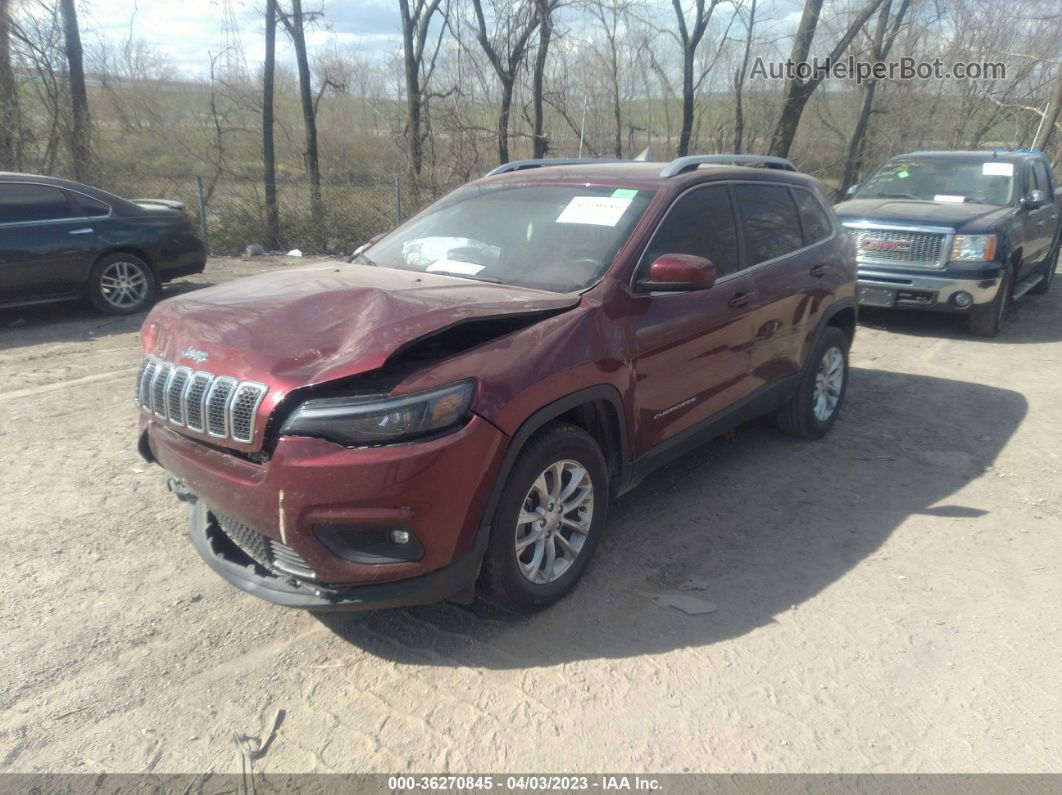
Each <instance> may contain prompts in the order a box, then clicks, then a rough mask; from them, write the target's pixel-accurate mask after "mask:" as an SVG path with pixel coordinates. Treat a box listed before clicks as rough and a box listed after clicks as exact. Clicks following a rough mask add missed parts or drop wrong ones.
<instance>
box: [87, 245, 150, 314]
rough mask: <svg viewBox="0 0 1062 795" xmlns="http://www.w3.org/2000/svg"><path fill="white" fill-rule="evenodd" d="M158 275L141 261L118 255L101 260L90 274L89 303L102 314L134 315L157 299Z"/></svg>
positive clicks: (107, 256)
mask: <svg viewBox="0 0 1062 795" xmlns="http://www.w3.org/2000/svg"><path fill="white" fill-rule="evenodd" d="M158 291H159V282H158V279H156V278H155V273H154V272H153V271H152V270H151V266H150V265H148V264H147V263H146V262H144V260H142V259H140V257H135V256H133V255H132V254H125V253H116V254H108V255H106V256H104V257H101V258H100V260H99V262H97V263H96V265H95V266H94V267H93V268H92V273H91V274H89V299H90V300H91V301H92V305H93V306H95V307H96V308H97V309H98V310H100V311H101V312H107V313H108V314H111V315H132V314H135V313H137V312H140V311H141V310H143V309H146V308H147V307H149V306H151V304H152V303H154V301H155V298H156V297H157V296H158Z"/></svg>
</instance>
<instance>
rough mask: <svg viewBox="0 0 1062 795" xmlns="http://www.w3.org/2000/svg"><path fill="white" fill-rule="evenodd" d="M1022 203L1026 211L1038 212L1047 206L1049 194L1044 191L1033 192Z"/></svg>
mask: <svg viewBox="0 0 1062 795" xmlns="http://www.w3.org/2000/svg"><path fill="white" fill-rule="evenodd" d="M1021 203H1022V205H1023V206H1024V207H1025V209H1026V210H1037V209H1039V208H1040V207H1043V206H1044V205H1045V204H1047V194H1046V193H1044V192H1043V191H1042V190H1031V191H1029V195H1028V196H1026V197H1025V198H1024V199H1022V202H1021Z"/></svg>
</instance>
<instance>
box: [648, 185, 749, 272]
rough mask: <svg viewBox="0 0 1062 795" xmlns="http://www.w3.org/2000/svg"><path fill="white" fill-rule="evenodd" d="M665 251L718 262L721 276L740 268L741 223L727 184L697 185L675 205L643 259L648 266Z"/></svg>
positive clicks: (716, 264) (716, 263) (716, 265)
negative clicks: (701, 186)
mask: <svg viewBox="0 0 1062 795" xmlns="http://www.w3.org/2000/svg"><path fill="white" fill-rule="evenodd" d="M663 254H692V255H694V256H697V257H705V258H707V259H710V260H711V261H712V262H713V263H714V264H715V272H716V274H717V275H719V276H725V275H727V274H728V273H734V272H735V271H737V270H740V268H741V263H740V257H739V255H738V236H737V227H736V225H735V223H734V210H733V208H732V207H731V206H730V193H729V191H727V189H726V186H725V185H711V186H709V187H704V188H696V189H695V190H692V191H690V192H689V193H687V194H685V195H683V196H680V197H679V199H678V200H677V201H676V202H675V203H674V204H673V205H671V209H670V210H668V212H667V215H666V216H665V217H664V221H663V223H661V224H660V228H659V229H657V231H656V234H655V235H654V236H653V240H652V242H651V243H650V244H649V248H647V249H646V251H645V256H644V258H643V259H642V267H643V268H646V269H647V268H648V267H649V266H650V265H651V264H652V262H653V260H655V259H656V258H657V257H659V256H661V255H663Z"/></svg>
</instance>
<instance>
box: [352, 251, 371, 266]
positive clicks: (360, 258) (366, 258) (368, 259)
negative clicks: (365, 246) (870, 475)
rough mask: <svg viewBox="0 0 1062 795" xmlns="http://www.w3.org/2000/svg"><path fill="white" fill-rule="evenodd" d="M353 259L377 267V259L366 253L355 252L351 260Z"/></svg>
mask: <svg viewBox="0 0 1062 795" xmlns="http://www.w3.org/2000/svg"><path fill="white" fill-rule="evenodd" d="M351 261H352V262H361V263H363V264H365V265H371V266H372V267H374V268H375V267H376V260H374V259H373V258H372V257H370V256H367V255H365V254H355V255H354V259H353V260H351Z"/></svg>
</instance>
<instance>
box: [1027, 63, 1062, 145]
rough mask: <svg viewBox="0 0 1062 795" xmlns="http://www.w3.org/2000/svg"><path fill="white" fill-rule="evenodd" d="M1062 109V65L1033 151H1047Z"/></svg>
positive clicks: (1034, 142) (1034, 141) (1059, 67)
mask: <svg viewBox="0 0 1062 795" xmlns="http://www.w3.org/2000/svg"><path fill="white" fill-rule="evenodd" d="M1060 109H1062V64H1059V65H1058V72H1057V74H1056V75H1055V85H1054V91H1053V93H1052V94H1051V100H1050V102H1049V103H1048V105H1047V112H1046V113H1045V114H1044V117H1043V120H1042V121H1041V122H1040V129H1039V131H1038V133H1037V135H1036V138H1035V139H1034V140H1033V145H1032V148H1033V149H1041V150H1046V149H1047V144H1048V142H1049V141H1050V140H1051V133H1052V132H1054V129H1055V124H1056V123H1057V122H1058V114H1059V110H1060Z"/></svg>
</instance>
